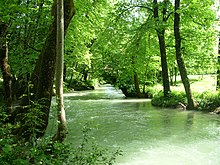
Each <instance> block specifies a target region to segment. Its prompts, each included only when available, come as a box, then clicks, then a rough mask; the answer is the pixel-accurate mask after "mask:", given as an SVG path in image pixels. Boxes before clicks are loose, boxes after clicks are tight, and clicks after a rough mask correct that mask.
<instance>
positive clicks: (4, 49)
mask: <svg viewBox="0 0 220 165" xmlns="http://www.w3.org/2000/svg"><path fill="white" fill-rule="evenodd" d="M0 66H1V71H2V76H3V85H4V95H5V105H6V107H7V109H8V113H9V114H11V112H12V74H11V71H10V66H9V64H8V46H7V43H5V45H3V46H1V48H0Z"/></svg>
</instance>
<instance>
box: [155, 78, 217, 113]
mask: <svg viewBox="0 0 220 165" xmlns="http://www.w3.org/2000/svg"><path fill="white" fill-rule="evenodd" d="M189 80H190V84H191V91H192V93H193V96H194V99H195V101H196V103H197V105H198V107H197V109H198V110H203V111H209V112H210V111H214V110H215V109H216V108H217V107H220V92H219V91H216V81H217V80H216V75H203V76H201V75H190V76H189ZM154 90H155V91H162V85H156V86H155V87H154ZM179 102H181V103H184V104H185V105H186V103H187V101H186V96H185V90H184V86H183V84H182V82H181V79H180V77H178V79H177V85H176V86H171V93H170V95H169V97H164V96H163V93H162V92H157V93H156V94H155V95H154V96H153V99H152V105H155V106H159V107H170V108H175V107H177V106H178V103H179Z"/></svg>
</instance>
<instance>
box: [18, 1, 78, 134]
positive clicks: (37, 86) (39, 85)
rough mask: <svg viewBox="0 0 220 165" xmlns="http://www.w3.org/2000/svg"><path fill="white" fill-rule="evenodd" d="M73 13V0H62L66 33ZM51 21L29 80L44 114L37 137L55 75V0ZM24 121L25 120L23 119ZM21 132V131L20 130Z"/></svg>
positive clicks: (46, 116)
mask: <svg viewBox="0 0 220 165" xmlns="http://www.w3.org/2000/svg"><path fill="white" fill-rule="evenodd" d="M74 13H75V9H74V4H73V0H64V32H65V33H66V31H67V28H68V26H69V24H70V21H71V19H72V17H73V15H74ZM52 15H53V17H54V18H53V22H52V25H51V27H50V30H49V33H48V36H47V39H46V41H45V43H44V46H43V48H42V51H41V54H40V56H39V59H38V62H37V64H36V66H35V69H34V71H33V73H32V77H31V82H32V84H33V89H32V90H33V91H32V92H33V93H34V94H35V96H34V98H33V101H38V102H39V101H40V103H41V107H42V108H41V111H42V112H43V114H44V115H41V116H39V118H40V119H41V120H42V121H44V122H43V123H42V124H41V125H40V126H39V128H38V130H39V133H38V135H37V137H41V136H43V135H44V133H45V130H46V128H47V125H48V119H49V112H50V104H51V98H52V89H53V80H54V75H55V63H56V47H55V46H56V30H57V19H56V1H54V5H53V7H52ZM27 104H28V100H27V99H25V98H24V99H23V100H22V105H27ZM23 122H25V121H23ZM26 129H27V128H25V127H22V128H21V130H22V132H24V131H25V130H26ZM20 132H21V131H20Z"/></svg>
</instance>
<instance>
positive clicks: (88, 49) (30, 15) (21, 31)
mask: <svg viewBox="0 0 220 165" xmlns="http://www.w3.org/2000/svg"><path fill="white" fill-rule="evenodd" d="M58 2H60V3H58ZM218 7H219V4H218V3H217V1H213V0H203V1H202V2H199V1H198V0H193V1H191V0H182V1H180V0H174V1H171V0H160V1H159V0H148V1H145V0H140V1H128V0H124V1H122V0H90V1H88V0H63V1H58V0H33V1H31V0H19V1H17V0H10V1H9V0H7V1H3V0H2V1H0V68H1V71H2V77H1V78H2V79H3V83H2V84H1V85H2V87H1V89H2V90H1V91H2V92H1V93H2V96H4V97H1V96H0V98H2V102H3V107H4V109H3V110H2V112H1V115H2V116H3V118H6V120H4V121H2V122H3V123H4V124H1V128H2V129H3V130H2V132H3V133H2V135H1V137H0V138H1V143H2V144H1V145H2V149H1V150H0V154H1V158H2V161H3V162H7V161H10V160H11V161H15V162H10V163H12V164H16V163H18V162H16V161H20V163H21V164H22V163H23V164H25V163H30V162H31V161H33V163H39V162H40V161H41V160H42V161H43V163H45V164H47V160H46V157H47V156H48V155H46V154H45V151H44V150H45V147H46V146H47V145H49V146H50V145H51V144H52V146H53V147H54V148H53V149H51V150H53V151H52V152H55V159H57V160H53V158H52V157H50V158H49V157H47V159H48V161H49V162H50V161H51V162H52V163H55V164H56V163H58V162H59V161H62V160H64V158H65V157H66V152H67V151H66V150H65V146H64V145H63V144H62V143H58V141H59V142H62V141H64V140H65V137H66V136H67V132H68V131H67V130H68V129H67V128H66V116H65V108H64V97H63V91H73V90H88V89H90V90H91V89H94V86H95V85H96V84H98V83H109V84H111V85H113V86H114V87H117V88H119V89H121V90H122V92H123V93H124V95H125V96H126V97H136V98H152V97H153V99H152V104H153V105H157V106H162V107H173V108H175V107H176V106H177V104H178V103H179V102H180V103H183V104H185V105H187V106H186V108H187V109H189V110H194V109H200V110H204V109H205V110H208V111H212V110H214V109H215V108H216V107H218V106H219V93H218V92H213V91H212V92H208V91H204V93H198V94H197V92H196V90H195V89H194V87H193V84H192V82H193V81H192V80H195V79H191V78H189V74H190V75H209V74H215V75H217V79H216V80H215V82H216V84H217V85H216V88H217V89H219V86H220V69H219V63H220V56H219V54H218V53H217V52H219V51H217V49H218V48H217V46H216V45H217V41H216V38H219V31H218V30H219V15H218V12H217V9H218ZM59 9H60V10H59ZM64 40H65V46H64ZM178 75H180V77H181V79H179V80H177V81H176V78H177V76H178ZM196 80H197V79H196ZM178 82H181V83H183V86H182V87H183V88H182V89H181V90H179V89H177V88H176V89H177V90H173V86H172V85H173V84H176V85H179V84H178ZM195 83H199V81H198V82H195ZM207 83H209V82H207ZM55 84H56V85H55ZM158 84H159V86H160V90H161V91H160V92H157V91H158V90H157V85H158ZM161 84H162V85H161ZM214 84H215V83H214ZM54 86H56V98H57V99H56V102H57V123H56V124H57V125H56V126H57V133H56V134H55V135H54V136H53V141H52V142H51V143H50V142H47V141H46V142H44V140H43V139H44V135H45V132H46V130H47V126H48V123H49V116H50V111H51V101H52V96H53V95H54V93H55V92H53V90H54ZM198 86H199V85H198ZM37 139H39V141H38V142H37ZM86 141H87V140H86ZM38 143H39V144H38ZM22 144H23V146H22ZM23 147H24V148H26V149H27V152H26V151H24V150H23V149H24V148H23ZM42 148H44V149H42ZM86 148H87V147H86ZM92 150H94V151H95V153H91V152H93V151H92ZM92 150H90V151H88V152H90V153H91V155H90V156H89V155H88V156H86V158H84V157H83V158H81V157H82V155H86V154H85V153H84V150H83V151H82V152H81V153H80V152H79V155H78V156H77V158H76V159H77V160H78V157H80V160H82V162H81V163H94V162H95V161H98V162H99V161H109V162H108V164H111V163H112V161H113V159H111V158H110V159H107V158H106V157H105V156H104V157H102V153H103V151H102V150H99V149H98V148H96V147H94V148H93V149H92ZM85 151H87V150H86V149H85ZM13 152H15V154H13ZM32 154H33V155H32ZM42 154H43V155H44V156H42ZM117 154H118V153H117V152H116V154H113V158H115V156H117ZM10 157H12V159H10V160H9V158H10ZM13 157H15V158H14V159H13ZM18 157H21V158H20V159H19V158H18ZM41 157H44V158H45V159H44V158H41ZM100 157H102V158H103V159H101V160H100V159H99V158H100ZM25 159H26V161H27V162H25ZM84 159H85V160H84ZM90 159H91V160H90ZM44 161H45V162H44ZM53 161H58V162H53ZM87 161H88V162H87Z"/></svg>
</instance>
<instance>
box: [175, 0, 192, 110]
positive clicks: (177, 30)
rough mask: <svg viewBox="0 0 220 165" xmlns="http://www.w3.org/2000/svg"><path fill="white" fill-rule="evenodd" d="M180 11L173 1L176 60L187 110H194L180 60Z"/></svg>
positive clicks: (177, 2) (181, 60)
mask: <svg viewBox="0 0 220 165" xmlns="http://www.w3.org/2000/svg"><path fill="white" fill-rule="evenodd" d="M179 9H180V0H175V11H174V36H175V48H176V60H177V64H178V67H179V71H180V76H181V79H182V82H183V85H184V88H185V92H186V97H187V101H188V105H187V109H195V103H194V100H193V98H192V92H191V88H190V83H189V79H188V76H187V71H186V68H185V64H184V61H183V58H182V53H181V35H180V14H179V13H178V10H179Z"/></svg>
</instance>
